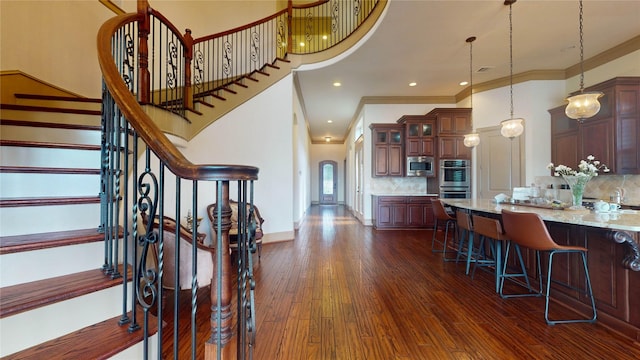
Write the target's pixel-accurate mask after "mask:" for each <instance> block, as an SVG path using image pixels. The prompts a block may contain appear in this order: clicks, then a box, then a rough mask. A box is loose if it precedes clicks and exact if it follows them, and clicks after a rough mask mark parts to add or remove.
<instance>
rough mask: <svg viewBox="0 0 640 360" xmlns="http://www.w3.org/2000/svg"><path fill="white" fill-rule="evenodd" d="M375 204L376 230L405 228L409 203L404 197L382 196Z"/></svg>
mask: <svg viewBox="0 0 640 360" xmlns="http://www.w3.org/2000/svg"><path fill="white" fill-rule="evenodd" d="M375 203H376V205H377V207H376V210H377V211H376V222H375V225H376V228H398V227H405V224H406V222H407V221H406V218H407V203H406V199H405V197H404V196H381V197H379V198H377V201H376V202H375Z"/></svg>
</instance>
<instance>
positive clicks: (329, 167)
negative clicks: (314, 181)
mask: <svg viewBox="0 0 640 360" xmlns="http://www.w3.org/2000/svg"><path fill="white" fill-rule="evenodd" d="M319 173H320V181H319V183H320V204H321V205H335V204H337V203H338V191H337V190H338V163H337V162H335V161H332V160H324V161H321V162H320V172H319Z"/></svg>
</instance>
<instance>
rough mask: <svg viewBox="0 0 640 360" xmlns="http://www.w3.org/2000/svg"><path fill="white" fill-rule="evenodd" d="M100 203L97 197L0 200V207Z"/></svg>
mask: <svg viewBox="0 0 640 360" xmlns="http://www.w3.org/2000/svg"><path fill="white" fill-rule="evenodd" d="M96 203H100V197H99V196H53V197H23V198H0V207H19V206H49V205H79V204H96Z"/></svg>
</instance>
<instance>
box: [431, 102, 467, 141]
mask: <svg viewBox="0 0 640 360" xmlns="http://www.w3.org/2000/svg"><path fill="white" fill-rule="evenodd" d="M427 117H435V119H436V123H437V124H438V136H441V135H464V134H467V133H469V132H470V131H471V109H470V108H436V109H433V110H431V111H430V112H428V113H427Z"/></svg>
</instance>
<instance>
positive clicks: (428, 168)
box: [406, 156, 435, 176]
mask: <svg viewBox="0 0 640 360" xmlns="http://www.w3.org/2000/svg"><path fill="white" fill-rule="evenodd" d="M406 169H407V176H434V170H435V167H434V159H433V157H432V156H407V167H406Z"/></svg>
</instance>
